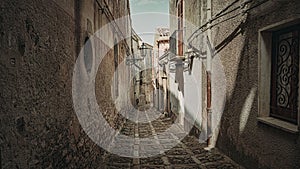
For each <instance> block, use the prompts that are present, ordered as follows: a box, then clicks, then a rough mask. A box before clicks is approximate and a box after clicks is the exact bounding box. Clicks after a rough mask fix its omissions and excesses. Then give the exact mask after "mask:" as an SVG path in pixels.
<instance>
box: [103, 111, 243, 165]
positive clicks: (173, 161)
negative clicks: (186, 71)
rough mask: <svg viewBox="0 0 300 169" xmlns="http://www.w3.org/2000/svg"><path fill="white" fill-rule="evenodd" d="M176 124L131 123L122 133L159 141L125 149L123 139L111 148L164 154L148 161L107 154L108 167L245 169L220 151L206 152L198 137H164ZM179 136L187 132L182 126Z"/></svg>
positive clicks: (166, 120) (165, 121)
mask: <svg viewBox="0 0 300 169" xmlns="http://www.w3.org/2000/svg"><path fill="white" fill-rule="evenodd" d="M149 111H151V110H149ZM142 116H143V117H142V118H145V117H146V118H148V114H147V112H145V114H143V115H142ZM137 118H139V117H137ZM172 123H173V122H172V120H171V119H170V118H165V117H163V116H161V117H159V118H158V119H156V120H154V121H151V122H148V123H135V122H132V121H130V120H128V121H127V122H126V124H125V125H124V127H123V128H122V129H121V131H120V133H119V134H122V135H127V136H131V137H134V138H154V139H155V141H154V142H153V141H149V142H147V140H146V141H145V140H144V141H145V142H143V145H147V146H144V147H143V146H139V143H140V142H138V143H132V147H128V146H127V147H125V146H122V140H115V141H114V142H113V143H112V144H111V146H116V147H117V148H119V149H120V150H121V151H122V152H125V154H126V153H132V152H135V153H136V154H137V153H138V154H139V155H143V153H146V154H145V155H147V153H149V149H155V148H156V149H159V150H161V154H159V155H156V156H154V157H148V158H127V157H120V156H118V155H115V154H111V153H106V154H105V155H104V161H105V167H106V168H116V169H117V168H118V169H119V168H134V169H143V168H147V169H152V168H153V169H156V168H158V169H159V168H162V169H163V168H172V169H173V168H174V169H186V168H203V169H204V168H207V169H212V168H217V169H219V168H220V169H231V168H243V167H241V166H239V165H238V164H236V163H235V162H233V161H232V160H231V159H229V158H228V157H226V156H225V155H223V154H221V153H220V152H218V151H217V150H216V149H213V150H211V151H206V150H205V149H204V147H205V144H200V143H199V142H198V140H197V138H196V137H194V136H189V135H187V136H186V137H185V138H184V139H183V140H181V141H180V140H179V139H178V138H177V137H176V136H175V135H174V134H161V133H162V132H164V131H165V130H166V129H168V128H169V127H170V126H171V125H172ZM177 134H179V135H180V134H185V133H184V131H183V130H182V129H181V128H180V127H178V131H177ZM174 141H176V142H177V144H176V146H175V147H174V146H172V143H174ZM173 145H174V144H173ZM163 150H166V151H163ZM155 153H157V152H155Z"/></svg>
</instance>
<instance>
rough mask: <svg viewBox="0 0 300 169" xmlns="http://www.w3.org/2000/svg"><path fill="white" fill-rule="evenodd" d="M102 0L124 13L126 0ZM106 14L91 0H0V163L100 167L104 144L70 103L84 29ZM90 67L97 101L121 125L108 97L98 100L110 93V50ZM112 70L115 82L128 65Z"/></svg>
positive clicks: (93, 26)
mask: <svg viewBox="0 0 300 169" xmlns="http://www.w3.org/2000/svg"><path fill="white" fill-rule="evenodd" d="M99 2H101V3H103V2H104V1H100V0H99ZM108 2H109V7H110V8H111V10H112V13H113V14H114V15H118V16H116V18H119V17H121V16H125V15H128V14H130V12H129V7H128V3H129V2H128V1H127V0H120V1H113V3H120V4H122V6H118V4H111V3H112V1H108ZM119 7H120V8H119ZM109 22H110V20H109V19H108V18H107V17H106V16H105V15H104V14H103V13H102V12H101V10H100V8H99V7H98V6H97V3H96V1H94V0H87V1H77V0H76V1H72V0H67V1H59V0H42V1H39V2H36V1H33V0H28V1H18V0H4V1H1V2H0V53H1V58H0V71H1V74H0V81H1V86H0V88H1V92H0V93H1V94H0V98H1V99H0V100H1V104H0V106H1V109H0V111H1V112H0V128H1V130H0V153H1V154H0V161H1V163H0V168H89V166H98V167H100V168H101V165H102V164H103V162H102V155H103V153H104V152H105V151H104V150H103V149H101V148H100V147H98V146H97V145H96V144H95V143H94V142H92V140H91V139H90V138H89V137H88V136H87V135H86V134H85V133H84V131H83V129H82V128H81V126H80V124H79V122H78V120H77V117H76V114H75V112H74V110H73V102H72V73H73V69H74V64H75V60H76V58H77V55H78V53H79V51H80V50H81V48H82V46H83V44H84V43H85V39H86V37H89V36H91V35H92V34H93V33H94V32H95V31H96V30H97V29H99V28H100V27H101V26H103V25H105V24H106V23H109ZM126 22H127V23H126V24H124V29H125V30H131V21H130V20H127V21H126ZM110 34H111V35H112V36H111V37H112V38H113V34H114V33H113V31H111V33H110ZM112 41H113V39H112ZM124 43H125V41H122V42H121V43H120V50H119V51H120V53H119V54H120V57H119V63H121V62H122V61H123V59H124V57H125V55H124V54H125V48H124V47H123V46H124ZM93 57H97V56H93ZM93 68H94V67H92V69H93ZM96 71H98V74H99V75H98V74H97V78H96V84H97V85H98V86H100V87H99V88H96V95H97V96H99V97H98V98H97V100H98V102H99V105H103V106H106V108H107V109H108V110H109V111H107V112H106V113H107V114H104V116H106V118H107V119H108V121H109V122H110V124H111V125H112V126H121V124H122V119H121V118H120V116H119V115H118V114H117V111H116V110H115V108H114V107H115V106H114V102H112V101H111V102H109V103H108V102H104V100H102V98H109V97H111V90H110V87H111V78H112V77H111V76H112V73H113V71H114V62H113V51H112V52H110V53H108V54H107V55H106V56H105V58H104V62H103V65H101V66H100V68H99V70H96ZM128 72H129V71H128ZM120 76H122V77H123V78H121V82H120V83H121V84H122V83H125V82H127V81H128V79H127V78H128V76H129V74H128V73H127V74H126V72H125V73H124V74H122V75H120ZM124 97H125V96H124ZM125 102H126V100H125ZM124 104H126V103H124ZM108 115H109V116H108Z"/></svg>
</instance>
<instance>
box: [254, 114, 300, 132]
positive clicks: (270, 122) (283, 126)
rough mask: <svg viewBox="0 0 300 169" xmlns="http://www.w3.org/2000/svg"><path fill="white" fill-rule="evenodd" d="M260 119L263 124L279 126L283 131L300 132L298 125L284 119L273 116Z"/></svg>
mask: <svg viewBox="0 0 300 169" xmlns="http://www.w3.org/2000/svg"><path fill="white" fill-rule="evenodd" d="M258 121H259V122H261V123H263V124H266V125H269V126H271V127H275V128H278V129H280V130H283V131H286V132H289V133H293V134H297V133H299V130H298V126H297V125H295V124H291V123H289V122H285V121H282V120H279V119H276V118H273V117H259V118H258Z"/></svg>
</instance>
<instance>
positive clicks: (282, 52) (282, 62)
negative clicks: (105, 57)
mask: <svg viewBox="0 0 300 169" xmlns="http://www.w3.org/2000/svg"><path fill="white" fill-rule="evenodd" d="M258 40H259V46H258V47H259V50H258V53H259V58H258V70H259V88H258V91H259V92H258V95H259V100H258V103H259V112H258V121H259V122H261V123H264V124H267V125H269V126H272V127H276V128H278V129H281V130H284V131H288V132H291V133H298V132H299V130H300V124H299V121H300V117H299V106H300V104H299V103H300V99H299V98H300V96H299V91H300V89H299V65H300V63H299V57H300V54H299V53H300V52H299V51H300V44H299V41H300V18H298V17H295V18H291V19H287V20H284V21H281V22H278V23H275V24H273V25H270V26H267V27H265V28H262V29H260V30H259V39H258Z"/></svg>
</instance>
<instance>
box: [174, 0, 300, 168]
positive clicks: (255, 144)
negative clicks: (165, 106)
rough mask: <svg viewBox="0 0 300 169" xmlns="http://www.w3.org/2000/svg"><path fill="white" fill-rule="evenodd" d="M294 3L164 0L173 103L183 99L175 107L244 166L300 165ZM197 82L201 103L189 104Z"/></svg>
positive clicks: (211, 142) (203, 137) (205, 137)
mask: <svg viewBox="0 0 300 169" xmlns="http://www.w3.org/2000/svg"><path fill="white" fill-rule="evenodd" d="M299 7H300V3H299V1H297V0H291V1H283V0H278V1H271V0H260V1H251V0H244V1H242V0H241V1H239V0H232V1H212V0H205V1H196V0H191V1H185V0H171V1H170V10H169V11H170V15H171V16H170V17H171V18H170V32H171V34H174V37H175V38H174V39H175V40H174V42H173V41H172V39H170V41H171V43H170V51H171V53H172V54H173V56H172V55H170V56H169V57H170V58H172V57H175V58H177V61H176V63H175V64H176V65H175V66H171V67H172V68H175V69H176V70H175V73H174V75H172V73H171V74H170V75H169V76H171V77H172V76H173V77H175V79H176V83H174V82H173V81H170V82H169V83H170V91H171V93H172V94H171V95H174V96H175V98H177V99H173V100H172V98H171V103H170V104H171V108H172V105H174V106H173V107H176V106H175V105H176V103H178V100H179V102H182V103H183V104H179V105H183V106H184V109H183V110H181V111H180V110H177V113H178V115H179V116H180V114H181V115H183V116H184V117H185V119H190V118H191V119H193V120H195V121H196V126H197V125H198V128H199V130H202V132H201V134H200V140H201V141H202V140H208V141H209V146H211V147H214V146H216V147H217V148H219V149H220V150H222V151H223V152H224V153H225V154H227V155H228V156H230V157H232V158H233V159H234V160H236V161H237V162H239V163H240V164H242V165H244V166H247V167H249V168H299V167H300V163H299V161H300V139H299V129H300V127H299V126H300V125H299V105H300V104H299V85H298V84H299V23H300V22H299ZM171 37H172V36H171ZM180 76H181V77H180ZM191 77H194V80H195V83H192V82H193V80H192V79H191ZM177 79H178V80H177ZM172 83H174V84H172ZM189 83H192V84H196V86H197V88H198V89H196V88H195V87H192V86H189ZM172 85H174V87H172ZM180 85H181V86H182V87H180ZM178 86H179V87H178ZM180 90H181V91H183V96H182V97H181V98H180V97H179V96H178V95H179V94H180ZM196 90H199V91H198V98H200V99H199V100H197V101H198V105H199V106H198V107H199V109H193V108H191V107H189V104H188V103H189V100H190V98H193V96H192V93H191V92H190V91H194V92H195V91H196ZM176 95H177V97H176ZM172 102H173V103H172ZM174 110H175V109H174ZM184 121H187V122H188V121H189V120H184Z"/></svg>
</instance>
